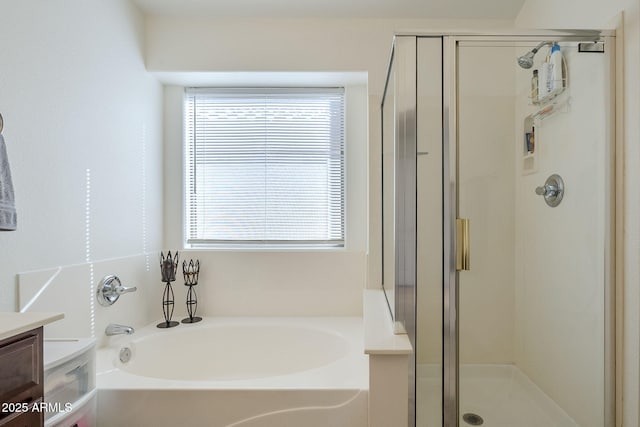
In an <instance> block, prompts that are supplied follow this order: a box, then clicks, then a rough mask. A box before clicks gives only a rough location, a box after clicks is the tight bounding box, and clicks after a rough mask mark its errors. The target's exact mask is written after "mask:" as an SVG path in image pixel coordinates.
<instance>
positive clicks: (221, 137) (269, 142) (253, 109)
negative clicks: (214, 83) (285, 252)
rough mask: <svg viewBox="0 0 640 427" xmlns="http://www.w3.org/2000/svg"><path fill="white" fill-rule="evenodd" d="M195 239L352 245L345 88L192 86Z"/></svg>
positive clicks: (188, 120)
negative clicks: (347, 233)
mask: <svg viewBox="0 0 640 427" xmlns="http://www.w3.org/2000/svg"><path fill="white" fill-rule="evenodd" d="M184 111H185V130H186V131H185V154H186V170H185V174H186V179H185V184H186V189H185V190H186V202H185V207H186V212H185V218H186V221H185V225H186V240H187V243H188V244H191V245H194V246H197V245H207V244H218V243H220V244H224V243H235V244H268V245H289V244H291V245H318V246H319V245H327V246H344V218H345V207H344V205H345V203H344V194H345V191H344V176H345V174H344V163H345V162H344V89H343V88H286V89H281V88H279V89H266V88H265V89H255V88H252V89H213V88H192V89H187V91H186V97H185V110H184Z"/></svg>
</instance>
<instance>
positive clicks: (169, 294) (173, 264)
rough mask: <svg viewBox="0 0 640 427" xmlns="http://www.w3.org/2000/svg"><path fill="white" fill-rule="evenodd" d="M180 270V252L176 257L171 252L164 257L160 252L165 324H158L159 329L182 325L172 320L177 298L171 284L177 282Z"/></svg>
mask: <svg viewBox="0 0 640 427" xmlns="http://www.w3.org/2000/svg"><path fill="white" fill-rule="evenodd" d="M177 269H178V251H176V253H175V255H173V256H171V251H169V252H168V253H167V256H164V254H163V253H162V252H160V273H161V274H162V281H163V282H164V283H165V286H164V292H163V293H162V314H164V322H162V323H158V324H157V325H156V326H157V327H158V328H163V329H164V328H173V327H174V326H178V325H179V324H180V323H179V322H176V321H175V320H171V318H172V317H173V306H174V300H175V297H174V295H173V288H172V287H171V282H173V281H175V280H176V270H177Z"/></svg>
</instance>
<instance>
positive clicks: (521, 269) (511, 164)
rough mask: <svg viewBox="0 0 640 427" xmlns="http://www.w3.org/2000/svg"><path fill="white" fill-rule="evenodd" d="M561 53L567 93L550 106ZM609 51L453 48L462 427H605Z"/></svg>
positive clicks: (604, 41) (564, 44)
mask: <svg viewBox="0 0 640 427" xmlns="http://www.w3.org/2000/svg"><path fill="white" fill-rule="evenodd" d="M541 41H548V42H549V43H548V45H543V46H542V47H541V48H540V50H539V52H538V53H537V55H535V57H534V63H533V66H532V67H531V68H529V69H524V68H522V67H521V66H519V65H518V62H517V61H516V58H518V57H519V56H522V55H523V54H526V53H527V52H528V51H530V50H531V49H533V48H534V47H536V46H537V45H538V44H539V42H541ZM556 41H557V42H558V46H559V49H560V52H561V54H562V55H563V57H564V67H563V68H564V69H563V70H562V71H563V74H562V75H563V76H564V79H563V80H561V81H559V82H555V83H554V84H555V85H556V89H557V90H556V92H558V93H554V94H552V95H551V96H549V95H548V92H549V88H548V87H547V88H541V87H540V86H542V85H547V84H548V80H547V79H546V78H545V76H546V75H547V72H548V71H549V70H548V69H545V67H548V65H547V61H548V58H549V57H550V55H551V46H552V45H553V43H554V42H556ZM614 44H615V43H614V42H613V41H612V39H611V38H608V37H603V38H601V39H600V40H599V42H598V43H593V40H577V39H575V38H574V39H570V38H564V39H561V40H554V39H547V38H545V39H541V40H533V39H526V40H517V39H516V40H515V41H510V40H495V39H494V40H490V39H488V40H478V39H477V38H476V39H472V38H468V39H464V38H462V39H460V40H458V43H457V57H456V61H457V67H456V69H457V82H456V85H457V94H456V95H457V96H456V103H457V127H456V131H457V147H456V148H457V149H456V151H457V180H456V181H457V203H456V204H457V211H458V212H457V213H458V215H457V216H458V217H459V218H466V219H468V220H469V222H470V233H469V236H470V242H469V245H470V253H471V259H470V269H469V270H468V271H459V272H458V273H457V274H458V276H457V278H458V284H457V286H458V287H457V292H458V310H457V312H458V317H457V322H458V335H459V336H458V340H459V341H458V342H459V349H458V355H457V356H458V358H459V378H460V379H459V425H460V426H468V425H487V426H492V427H514V426H516V427H528V426H531V427H534V426H536V427H537V426H554V427H565V426H566V427H575V426H580V427H603V426H610V425H611V424H609V423H610V422H611V419H612V417H613V413H612V402H611V401H610V400H609V397H610V396H611V393H609V392H610V387H611V380H610V378H611V377H612V375H611V364H610V362H611V354H612V353H611V350H612V349H611V346H610V343H611V341H610V340H611V338H610V336H609V330H610V325H611V300H612V298H611V276H610V268H609V265H610V262H611V239H612V236H611V212H612V200H613V198H612V190H613V178H612V170H613V169H612V161H613V154H612V153H613V151H612V147H613V134H612V128H613V117H612V113H611V111H613V102H612V101H613V96H612V94H613V90H612V88H613V78H614V75H613V73H612V69H613V68H612V64H613V56H612V52H613V46H614ZM533 70H537V72H536V73H535V74H534V72H533ZM558 88H559V89H558ZM552 176H556V177H559V179H558V178H554V179H555V181H549V180H548V178H550V177H552ZM560 183H561V184H563V187H564V188H560ZM558 198H561V200H560V201H559V203H554V202H555V201H558V200H557V199H558ZM550 201H551V202H552V203H549V202H550ZM419 324H420V323H419Z"/></svg>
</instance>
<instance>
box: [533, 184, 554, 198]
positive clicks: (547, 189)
mask: <svg viewBox="0 0 640 427" xmlns="http://www.w3.org/2000/svg"><path fill="white" fill-rule="evenodd" d="M536 194H537V195H538V196H547V195H549V196H557V195H558V188H557V187H556V186H555V185H545V186H544V187H536Z"/></svg>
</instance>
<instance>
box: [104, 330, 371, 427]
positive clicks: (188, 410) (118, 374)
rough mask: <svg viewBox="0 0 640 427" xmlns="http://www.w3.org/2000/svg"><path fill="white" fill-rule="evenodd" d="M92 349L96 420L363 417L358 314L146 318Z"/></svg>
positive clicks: (258, 422) (349, 424)
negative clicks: (172, 322)
mask: <svg viewBox="0 0 640 427" xmlns="http://www.w3.org/2000/svg"><path fill="white" fill-rule="evenodd" d="M123 347H127V348H129V349H130V350H131V355H132V356H131V360H130V361H129V362H127V363H122V362H120V360H119V353H120V350H121V349H122V348H123ZM97 358H98V363H97V366H98V376H97V385H98V393H99V394H98V425H99V427H109V426H123V425H132V426H133V425H135V426H137V427H144V426H149V427H163V426H180V427H189V426H194V427H195V426H198V427H201V426H211V427H217V426H229V427H231V426H233V427H236V426H237V427H258V426H259V427H286V426H305V427H316V426H317V427H327V426H331V427H341V426H344V427H366V425H367V412H368V411H367V408H368V403H367V400H368V388H369V386H368V375H369V374H368V359H367V356H365V354H364V350H363V331H362V319H360V318H333V317H331V318H329V317H327V318H205V319H204V320H203V321H202V322H200V323H196V324H191V325H189V324H181V325H179V326H177V327H175V328H172V329H168V330H167V329H158V328H156V327H155V324H153V325H149V326H147V327H145V328H142V329H140V330H137V331H136V332H135V334H133V335H131V336H117V337H112V338H111V339H110V346H109V347H105V348H102V349H99V350H98V354H97Z"/></svg>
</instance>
